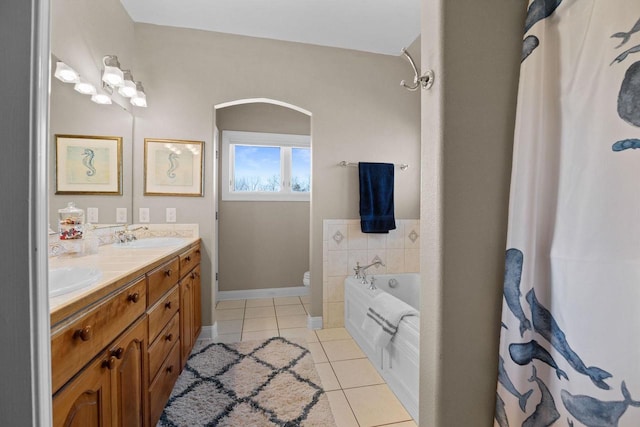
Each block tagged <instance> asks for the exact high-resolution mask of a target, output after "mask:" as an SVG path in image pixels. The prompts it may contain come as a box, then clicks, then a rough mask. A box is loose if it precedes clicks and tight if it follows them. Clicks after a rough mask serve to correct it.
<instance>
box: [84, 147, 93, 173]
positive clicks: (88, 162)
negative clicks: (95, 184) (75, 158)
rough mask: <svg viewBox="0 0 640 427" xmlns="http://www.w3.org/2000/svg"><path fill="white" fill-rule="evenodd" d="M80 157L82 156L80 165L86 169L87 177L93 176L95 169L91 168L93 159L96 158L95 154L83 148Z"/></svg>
mask: <svg viewBox="0 0 640 427" xmlns="http://www.w3.org/2000/svg"><path fill="white" fill-rule="evenodd" d="M82 155H83V156H84V157H83V159H82V164H83V165H84V167H86V168H87V169H88V170H87V172H86V173H87V176H94V175H95V174H96V168H95V167H94V166H93V158H94V157H95V156H96V154H95V153H94V151H93V150H92V149H91V148H85V149H84V153H82Z"/></svg>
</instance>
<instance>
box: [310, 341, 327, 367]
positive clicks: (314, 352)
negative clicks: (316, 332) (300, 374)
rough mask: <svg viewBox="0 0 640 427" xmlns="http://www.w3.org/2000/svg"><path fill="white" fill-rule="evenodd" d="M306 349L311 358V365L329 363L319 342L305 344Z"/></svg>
mask: <svg viewBox="0 0 640 427" xmlns="http://www.w3.org/2000/svg"><path fill="white" fill-rule="evenodd" d="M307 348H308V349H309V352H310V353H311V356H312V357H313V363H326V362H328V361H329V359H327V355H326V354H324V350H323V349H322V346H321V345H320V343H319V342H310V343H308V344H307Z"/></svg>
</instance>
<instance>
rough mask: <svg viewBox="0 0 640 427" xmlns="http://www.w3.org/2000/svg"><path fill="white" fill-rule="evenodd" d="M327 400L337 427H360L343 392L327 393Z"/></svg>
mask: <svg viewBox="0 0 640 427" xmlns="http://www.w3.org/2000/svg"><path fill="white" fill-rule="evenodd" d="M327 398H328V399H329V406H331V412H332V413H333V418H334V419H335V420H336V426H337V427H358V422H357V421H356V417H355V416H354V415H353V412H352V411H351V407H349V402H348V401H347V398H346V397H345V396H344V393H343V392H342V390H336V391H329V392H327Z"/></svg>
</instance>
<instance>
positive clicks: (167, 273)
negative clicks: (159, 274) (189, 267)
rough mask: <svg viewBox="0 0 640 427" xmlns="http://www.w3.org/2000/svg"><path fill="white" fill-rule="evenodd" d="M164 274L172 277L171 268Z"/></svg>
mask: <svg viewBox="0 0 640 427" xmlns="http://www.w3.org/2000/svg"><path fill="white" fill-rule="evenodd" d="M164 275H165V276H167V277H171V269H168V270H165V271H164Z"/></svg>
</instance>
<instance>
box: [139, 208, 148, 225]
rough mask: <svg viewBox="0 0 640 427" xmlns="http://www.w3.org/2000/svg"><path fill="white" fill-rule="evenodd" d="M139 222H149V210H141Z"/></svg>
mask: <svg viewBox="0 0 640 427" xmlns="http://www.w3.org/2000/svg"><path fill="white" fill-rule="evenodd" d="M138 221H140V222H149V208H140V209H139V210H138Z"/></svg>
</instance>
